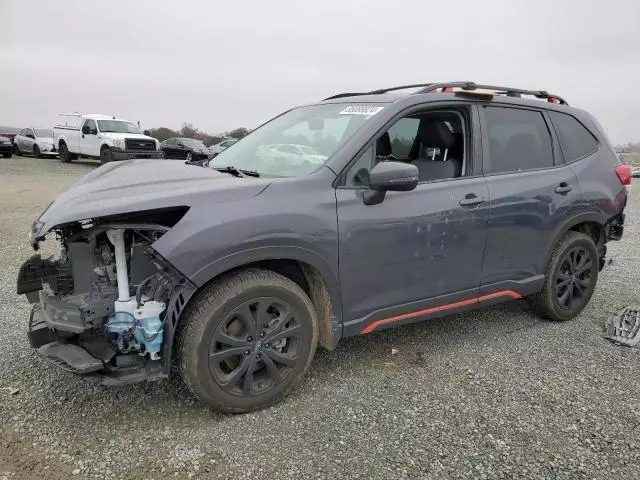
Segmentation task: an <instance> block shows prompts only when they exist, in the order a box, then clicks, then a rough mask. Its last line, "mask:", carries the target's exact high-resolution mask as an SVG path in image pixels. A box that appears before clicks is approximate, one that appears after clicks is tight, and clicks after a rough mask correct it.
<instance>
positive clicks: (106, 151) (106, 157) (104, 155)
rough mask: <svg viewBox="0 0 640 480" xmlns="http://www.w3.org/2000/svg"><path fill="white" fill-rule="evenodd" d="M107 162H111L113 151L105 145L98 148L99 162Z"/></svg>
mask: <svg viewBox="0 0 640 480" xmlns="http://www.w3.org/2000/svg"><path fill="white" fill-rule="evenodd" d="M109 162H113V152H112V151H111V149H110V148H108V147H105V148H103V149H102V150H100V164H102V165H104V164H105V163H109Z"/></svg>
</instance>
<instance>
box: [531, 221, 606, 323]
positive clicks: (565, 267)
mask: <svg viewBox="0 0 640 480" xmlns="http://www.w3.org/2000/svg"><path fill="white" fill-rule="evenodd" d="M598 272H599V256H598V250H597V248H596V245H595V243H594V242H593V239H592V238H591V237H589V236H588V235H585V234H584V233H580V232H573V231H571V232H568V233H567V234H566V235H565V236H564V237H563V238H562V240H560V242H558V244H557V245H556V247H555V248H554V250H553V253H552V254H551V259H550V261H549V266H548V268H547V274H546V280H545V283H544V287H543V289H542V291H541V292H540V293H538V294H536V295H535V296H533V297H532V298H531V299H530V303H531V307H532V308H533V310H534V311H535V312H536V313H537V314H538V315H539V316H541V317H543V318H546V319H549V320H556V321H565V320H570V319H572V318H574V317H575V316H576V315H578V314H579V313H580V312H581V311H582V309H583V308H584V307H586V306H587V304H588V303H589V300H590V299H591V296H592V295H593V292H594V290H595V288H596V282H597V281H598Z"/></svg>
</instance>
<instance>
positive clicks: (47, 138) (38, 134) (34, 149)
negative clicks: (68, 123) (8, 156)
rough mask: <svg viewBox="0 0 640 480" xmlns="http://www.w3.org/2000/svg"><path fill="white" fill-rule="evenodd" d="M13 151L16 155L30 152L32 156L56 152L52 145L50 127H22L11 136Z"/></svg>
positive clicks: (55, 153) (52, 154)
mask: <svg viewBox="0 0 640 480" xmlns="http://www.w3.org/2000/svg"><path fill="white" fill-rule="evenodd" d="M13 152H14V153H15V154H16V155H22V154H24V153H30V154H32V155H33V156H34V157H38V158H40V157H42V156H43V155H47V156H55V155H57V154H58V152H57V151H56V149H55V147H54V146H53V130H51V129H50V128H23V129H22V130H20V131H19V132H18V133H17V134H16V136H15V137H14V138H13Z"/></svg>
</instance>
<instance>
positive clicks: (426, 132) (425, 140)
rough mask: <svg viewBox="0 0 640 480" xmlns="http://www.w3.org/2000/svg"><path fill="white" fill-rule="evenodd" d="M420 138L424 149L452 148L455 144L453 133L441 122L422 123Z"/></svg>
mask: <svg viewBox="0 0 640 480" xmlns="http://www.w3.org/2000/svg"><path fill="white" fill-rule="evenodd" d="M420 138H421V139H422V144H423V146H424V147H441V148H451V146H452V145H453V144H454V143H455V138H454V136H453V133H452V132H451V131H450V130H449V128H447V126H446V125H445V124H444V122H441V121H437V120H436V121H433V120H432V121H426V122H425V121H423V122H421V123H420Z"/></svg>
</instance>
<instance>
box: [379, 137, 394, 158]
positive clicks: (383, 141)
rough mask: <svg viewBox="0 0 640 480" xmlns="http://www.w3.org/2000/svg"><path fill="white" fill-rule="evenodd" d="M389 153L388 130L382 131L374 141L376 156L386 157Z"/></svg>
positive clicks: (389, 139)
mask: <svg viewBox="0 0 640 480" xmlns="http://www.w3.org/2000/svg"><path fill="white" fill-rule="evenodd" d="M389 155H391V138H390V137H389V133H388V132H384V134H383V135H382V136H381V137H380V138H378V140H377V142H376V156H377V157H386V156H389Z"/></svg>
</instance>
